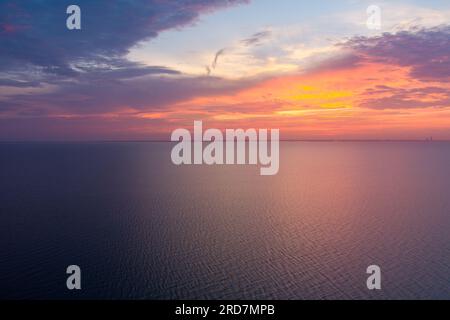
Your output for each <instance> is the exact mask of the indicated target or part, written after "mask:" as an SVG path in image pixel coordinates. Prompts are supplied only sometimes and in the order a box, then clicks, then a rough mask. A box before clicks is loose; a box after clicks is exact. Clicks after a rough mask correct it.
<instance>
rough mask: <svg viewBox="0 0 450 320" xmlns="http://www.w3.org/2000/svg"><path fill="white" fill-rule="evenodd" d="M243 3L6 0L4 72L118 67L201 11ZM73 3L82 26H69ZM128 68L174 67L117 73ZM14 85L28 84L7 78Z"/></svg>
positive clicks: (0, 13)
mask: <svg viewBox="0 0 450 320" xmlns="http://www.w3.org/2000/svg"><path fill="white" fill-rule="evenodd" d="M240 2H245V1H242V0H179V1H171V0H164V1H163V0H148V1H137V0H122V1H110V0H96V1H92V0H77V1H72V0H70V1H69V0H47V1H39V0H4V1H2V2H1V3H0V48H1V50H0V72H2V73H5V72H14V71H16V70H18V69H23V67H24V66H25V65H26V66H32V67H34V68H38V70H39V72H41V73H43V74H54V75H58V76H61V77H75V76H77V74H78V73H79V72H80V71H79V70H78V68H77V65H78V64H86V63H91V64H93V65H95V64H99V63H103V64H105V65H106V66H107V67H110V68H114V67H116V66H115V63H117V62H119V64H126V63H127V61H126V60H123V59H124V58H123V56H124V55H125V54H127V53H128V50H129V49H130V48H131V47H132V46H133V45H135V44H137V43H138V42H140V41H143V40H146V39H150V38H154V37H156V36H157V35H158V33H159V32H161V31H163V30H167V29H171V28H175V27H180V26H184V25H186V24H189V23H192V22H193V21H194V20H195V19H196V18H197V17H198V16H199V14H201V13H203V12H206V11H209V10H212V9H214V8H217V7H223V6H227V5H232V4H236V3H240ZM71 4H77V5H79V6H80V7H81V15H82V30H68V29H67V28H66V18H67V15H66V8H67V7H68V6H69V5H71ZM114 60H115V61H114ZM121 60H122V61H121ZM124 68H131V69H133V70H132V71H131V73H133V72H135V73H139V74H140V75H142V74H150V73H152V74H153V73H158V71H159V72H160V73H172V72H173V71H171V70H168V69H166V68H161V67H151V68H148V67H141V66H138V65H132V66H126V67H124V66H122V70H121V71H120V72H119V73H128V72H129V71H124V70H123V69H124ZM137 69H140V70H139V71H138V70H137ZM109 75H110V76H114V75H117V73H113V72H111V73H109ZM16 76H18V75H17V74H16ZM2 78H5V77H4V76H3V77H2ZM44 80H45V79H44ZM3 83H4V84H6V83H7V82H6V81H5V80H3ZM15 84H18V85H19V86H23V85H24V83H16V82H14V81H12V82H9V85H12V86H14V85H15Z"/></svg>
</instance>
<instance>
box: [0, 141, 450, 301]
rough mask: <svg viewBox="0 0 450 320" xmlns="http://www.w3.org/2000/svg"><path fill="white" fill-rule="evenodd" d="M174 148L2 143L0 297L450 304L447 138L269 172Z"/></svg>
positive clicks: (341, 150)
mask: <svg viewBox="0 0 450 320" xmlns="http://www.w3.org/2000/svg"><path fill="white" fill-rule="evenodd" d="M171 147H172V145H171V144H170V143H98V144H94V143H92V144H1V145H0V168H1V169H0V209H1V210H0V238H1V241H0V297H1V298H124V299H131V298H147V299H175V298H176V299H177V298H183V299H187V298H189V299H203V298H208V299H209V298H211V299H212V298H217V299H232V298H236V299H240V298H243V299H270V298H278V299H307V298H310V299H333V298H338V299H350V298H358V299H380V298H389V299H398V298H440V299H447V298H449V297H450V294H449V292H450V288H449V285H450V233H449V232H448V230H450V169H449V168H448V167H449V165H450V144H448V143H438V142H436V143H400V142H398V143H397V142H395V143H394V142H390V143H382V142H377V143H370V142H345V143H332V142H330V143H325V142H317V143H308V142H283V143H281V149H280V170H279V173H278V175H276V176H260V175H259V167H258V166H238V165H234V166H210V167H208V166H179V167H176V166H174V165H173V164H172V162H171V159H170V150H171ZM70 264H77V265H79V266H80V267H81V269H82V287H83V289H82V290H81V291H79V292H69V291H68V290H66V287H65V280H66V274H65V268H66V267H67V266H68V265H70ZM371 264H377V265H379V266H380V267H381V268H382V291H381V292H380V291H368V290H367V289H366V278H367V275H366V273H365V271H366V268H367V266H369V265H371Z"/></svg>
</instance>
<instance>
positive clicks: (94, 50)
mask: <svg viewBox="0 0 450 320" xmlns="http://www.w3.org/2000/svg"><path fill="white" fill-rule="evenodd" d="M70 4H77V5H79V6H80V8H81V12H82V30H68V29H67V28H66V18H67V14H66V8H67V6H68V5H70ZM369 5H378V6H379V7H380V8H381V10H382V11H381V23H382V25H381V30H369V29H368V28H367V26H366V20H367V13H366V9H367V7H368V6H369ZM194 120H203V123H204V126H205V127H214V128H221V129H224V128H279V129H280V134H281V138H284V139H424V138H426V137H430V136H433V138H434V139H450V1H448V0H442V1H437V0H434V1H430V0H409V1H408V0H403V1H402V0H399V1H373V0H372V1H363V0H361V1H357V0H343V1H332V0H329V1H326V0H324V1H300V0H281V1H273V0H252V1H239V0H228V1H220V0H185V1H171V0H144V1H132V0H126V1H107V0H99V1H92V0H71V1H66V0H49V1H38V0H26V1H25V0H24V1H21V0H15V1H14V0H0V140H6V141H8V140H11V141H15V140H152V139H165V140H167V139H169V138H170V133H171V131H172V130H174V129H176V128H180V127H185V128H192V125H193V121H194Z"/></svg>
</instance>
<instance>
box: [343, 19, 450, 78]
mask: <svg viewBox="0 0 450 320" xmlns="http://www.w3.org/2000/svg"><path fill="white" fill-rule="evenodd" d="M341 46H342V47H344V48H346V49H350V50H352V51H353V52H355V53H356V54H358V55H359V57H360V59H361V60H370V61H375V62H380V63H386V64H393V65H398V66H404V67H411V76H412V77H415V78H417V79H419V80H422V81H442V82H447V81H449V80H450V26H448V25H445V26H439V27H434V28H428V29H425V28H422V29H420V28H412V29H411V30H409V31H401V32H398V33H394V34H391V33H384V34H382V35H381V36H378V37H355V38H352V39H350V40H349V41H347V42H345V43H343V44H341Z"/></svg>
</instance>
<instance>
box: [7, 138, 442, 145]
mask: <svg viewBox="0 0 450 320" xmlns="http://www.w3.org/2000/svg"><path fill="white" fill-rule="evenodd" d="M223 141H226V140H223ZM156 142H159V143H161V142H170V143H174V141H170V140H16V141H13V140H10V141H8V140H4V141H2V140H0V144H7V143H36V144H39V143H67V144H69V143H156ZM204 142H206V143H208V142H209V141H204ZM280 142H422V143H423V142H426V143H435V142H450V140H437V139H436V140H413V139H410V140H407V139H404V140H400V139H398V140H396V139H316V140H315V139H280Z"/></svg>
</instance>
